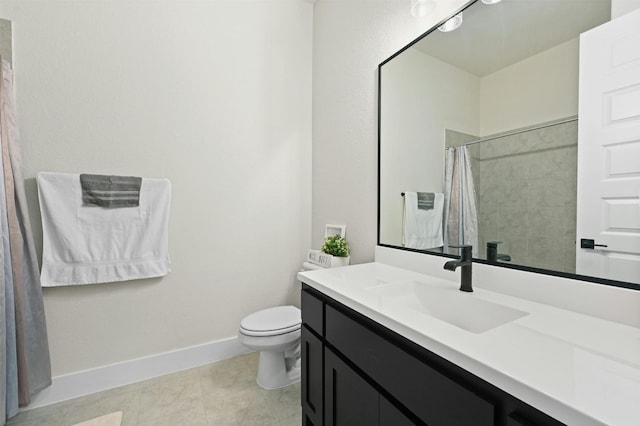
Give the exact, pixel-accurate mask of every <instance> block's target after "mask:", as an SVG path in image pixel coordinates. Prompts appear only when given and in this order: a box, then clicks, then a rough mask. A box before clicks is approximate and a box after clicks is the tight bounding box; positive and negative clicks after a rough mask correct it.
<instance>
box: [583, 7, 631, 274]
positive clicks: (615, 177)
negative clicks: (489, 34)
mask: <svg viewBox="0 0 640 426" xmlns="http://www.w3.org/2000/svg"><path fill="white" fill-rule="evenodd" d="M578 126H579V127H578V204H577V209H578V216H577V244H576V246H577V248H576V272H577V273H578V274H583V275H591V276H597V277H602V278H610V279H614V280H620V281H628V282H634V283H640V10H636V11H634V12H631V13H629V14H627V15H624V16H621V17H619V18H617V19H614V20H612V21H611V22H608V23H606V24H604V25H601V26H599V27H597V28H594V29H592V30H590V31H587V32H586V33H584V34H582V35H581V36H580V105H579V125H578ZM581 239H590V240H593V241H594V243H595V244H597V245H598V246H595V247H594V248H591V249H589V248H581Z"/></svg>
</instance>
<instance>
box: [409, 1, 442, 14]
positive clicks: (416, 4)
mask: <svg viewBox="0 0 640 426" xmlns="http://www.w3.org/2000/svg"><path fill="white" fill-rule="evenodd" d="M435 8H436V2H435V1H434V0H411V15H413V16H415V17H417V18H421V17H423V16H427V14H429V13H431V12H433V9H435Z"/></svg>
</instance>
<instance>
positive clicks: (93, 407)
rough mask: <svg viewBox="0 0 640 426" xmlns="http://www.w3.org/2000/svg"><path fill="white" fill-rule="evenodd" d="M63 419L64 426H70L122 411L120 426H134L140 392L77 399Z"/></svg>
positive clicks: (106, 394) (102, 393)
mask: <svg viewBox="0 0 640 426" xmlns="http://www.w3.org/2000/svg"><path fill="white" fill-rule="evenodd" d="M74 401H75V404H74V405H73V406H72V407H71V409H70V410H69V412H68V414H67V416H66V417H65V419H64V420H65V424H67V425H72V424H75V423H79V422H82V421H85V420H89V419H93V418H95V417H99V416H103V415H105V414H109V413H113V412H114V411H122V423H121V425H122V426H135V425H136V423H137V422H138V412H139V409H140V391H139V390H131V391H129V392H122V391H121V392H111V391H106V392H100V393H98V394H93V395H88V396H86V397H83V398H78V399H76V400H74Z"/></svg>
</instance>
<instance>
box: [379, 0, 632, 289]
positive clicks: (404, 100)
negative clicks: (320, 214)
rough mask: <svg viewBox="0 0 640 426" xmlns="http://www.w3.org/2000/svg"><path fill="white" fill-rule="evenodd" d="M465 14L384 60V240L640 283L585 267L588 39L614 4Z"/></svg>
mask: <svg viewBox="0 0 640 426" xmlns="http://www.w3.org/2000/svg"><path fill="white" fill-rule="evenodd" d="M461 17H462V19H461V21H462V24H461V25H460V26H459V27H458V28H457V29H455V30H453V31H449V32H443V31H440V30H439V29H438V28H437V27H434V28H432V29H431V30H429V31H427V32H426V33H425V34H424V35H423V36H422V37H420V38H419V39H417V40H416V41H414V42H412V43H411V44H409V45H408V46H406V47H405V48H403V49H402V50H400V51H399V52H398V53H396V54H395V55H393V56H392V57H391V58H389V59H388V60H386V61H385V62H383V63H382V64H380V67H379V164H378V166H379V175H378V179H379V184H378V192H379V196H378V217H379V220H378V244H379V245H382V246H387V247H394V248H402V249H406V250H412V251H423V252H425V253H429V254H436V255H442V256H448V255H453V254H457V252H458V251H457V249H452V248H450V246H451V245H456V244H461V243H466V244H469V243H471V242H473V245H474V258H475V259H477V260H480V261H482V262H491V263H495V264H496V265H499V266H505V267H510V268H516V269H525V270H530V271H537V272H542V273H549V274H553V275H561V276H568V277H575V278H578V279H583V280H589V281H594V282H600V283H606V284H612V285H622V286H625V287H629V288H637V289H640V285H638V284H639V283H640V271H638V274H637V277H635V276H632V277H631V278H623V279H620V277H619V276H615V275H607V274H601V275H598V276H593V275H588V276H587V275H583V274H580V271H579V270H578V271H577V270H576V251H577V250H578V248H577V247H576V244H578V246H579V245H580V237H579V236H577V235H576V216H577V203H576V193H577V186H578V185H577V167H578V166H577V152H578V81H579V80H578V79H579V35H580V34H581V33H583V32H585V31H588V30H589V29H592V28H594V27H597V26H599V25H601V24H603V23H605V22H608V21H609V20H610V17H611V2H610V1H609V0H580V1H576V0H554V1H549V0H527V1H523V0H502V1H501V2H499V3H495V4H485V3H484V2H482V1H475V2H470V3H468V4H467V5H466V6H465V8H464V9H463V10H462V11H461ZM471 183H472V184H471ZM474 194H475V195H474ZM416 199H417V202H416ZM471 200H475V203H470V201H471ZM441 204H444V205H441ZM430 221H431V222H430ZM438 222H440V225H441V227H440V229H439V230H438V229H437V228H438V226H437V224H438ZM576 241H577V243H576ZM498 243H499V244H498ZM487 255H489V259H488V258H487Z"/></svg>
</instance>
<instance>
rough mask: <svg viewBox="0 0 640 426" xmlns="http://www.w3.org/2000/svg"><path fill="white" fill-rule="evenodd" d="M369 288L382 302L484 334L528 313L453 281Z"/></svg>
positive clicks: (416, 282) (394, 284)
mask: <svg viewBox="0 0 640 426" xmlns="http://www.w3.org/2000/svg"><path fill="white" fill-rule="evenodd" d="M368 291H372V292H375V293H377V294H378V295H379V296H380V297H381V303H383V305H384V304H387V303H388V304H389V305H392V306H393V307H394V308H402V309H411V310H413V311H417V312H419V313H422V314H425V315H428V316H430V317H433V318H437V319H439V320H441V321H444V322H447V323H449V324H451V325H454V326H456V327H459V328H462V329H464V330H467V331H470V332H472V333H482V332H485V331H488V330H491V329H493V328H496V327H498V326H500V325H503V324H506V323H509V322H511V321H514V320H516V319H518V318H521V317H523V316H525V315H528V313H527V312H524V311H520V310H518V309H513V308H509V307H507V306H504V305H500V304H497V303H493V302H489V301H487V300H483V299H479V298H478V297H476V296H475V295H474V294H473V293H465V292H461V291H459V290H458V288H457V287H456V286H455V285H454V284H441V283H436V284H429V283H423V282H420V281H411V282H406V283H392V284H388V285H384V286H379V287H371V288H369V289H368Z"/></svg>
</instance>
